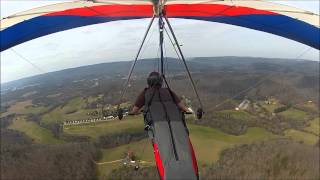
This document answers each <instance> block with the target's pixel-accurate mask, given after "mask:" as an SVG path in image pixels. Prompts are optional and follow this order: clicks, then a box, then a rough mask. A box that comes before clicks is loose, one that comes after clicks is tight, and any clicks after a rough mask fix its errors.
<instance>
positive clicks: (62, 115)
mask: <svg viewBox="0 0 320 180" xmlns="http://www.w3.org/2000/svg"><path fill="white" fill-rule="evenodd" d="M85 105H86V103H85V99H84V98H81V97H78V98H74V99H72V100H70V101H69V102H68V103H67V104H65V105H63V106H59V107H57V108H55V109H54V110H52V111H50V112H49V113H47V114H45V115H43V116H42V119H41V123H44V124H50V123H52V122H64V121H74V120H85V119H89V118H92V117H91V116H90V115H88V113H89V112H92V111H94V110H96V109H85Z"/></svg>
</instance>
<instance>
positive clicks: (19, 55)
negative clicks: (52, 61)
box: [10, 48, 57, 80]
mask: <svg viewBox="0 0 320 180" xmlns="http://www.w3.org/2000/svg"><path fill="white" fill-rule="evenodd" d="M10 50H11V51H12V52H13V53H14V54H15V55H17V56H18V57H20V59H22V60H24V61H26V62H27V63H28V64H30V65H31V66H32V67H34V68H35V69H37V70H38V71H39V72H41V73H43V74H47V75H48V76H50V77H51V78H52V79H53V80H57V78H56V77H54V76H53V75H52V74H51V73H49V72H47V71H45V70H43V69H42V68H40V67H39V66H38V65H36V64H35V63H33V62H31V61H30V60H29V59H28V58H26V57H25V56H23V55H22V54H20V53H19V52H18V51H16V50H15V49H13V48H10Z"/></svg>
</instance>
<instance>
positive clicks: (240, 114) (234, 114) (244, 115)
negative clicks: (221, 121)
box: [214, 110, 254, 121]
mask: <svg viewBox="0 0 320 180" xmlns="http://www.w3.org/2000/svg"><path fill="white" fill-rule="evenodd" d="M214 116H217V117H222V118H231V119H236V120H241V121H248V120H250V119H252V118H254V116H253V115H251V114H249V113H248V112H246V111H243V110H239V111H236V110H223V111H218V112H215V114H214Z"/></svg>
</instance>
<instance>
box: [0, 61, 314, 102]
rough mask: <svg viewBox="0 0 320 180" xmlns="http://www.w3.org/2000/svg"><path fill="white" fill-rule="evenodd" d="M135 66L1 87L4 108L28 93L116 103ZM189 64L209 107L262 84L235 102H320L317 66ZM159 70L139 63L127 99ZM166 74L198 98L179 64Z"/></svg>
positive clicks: (108, 66) (68, 72) (86, 69)
mask: <svg viewBox="0 0 320 180" xmlns="http://www.w3.org/2000/svg"><path fill="white" fill-rule="evenodd" d="M131 63H132V62H131V61H124V62H111V63H102V64H95V65H89V66H82V67H77V68H70V69H65V70H61V71H56V72H50V73H46V74H41V75H36V76H33V77H28V78H24V79H20V80H16V81H12V82H8V83H4V84H2V88H1V95H2V103H5V102H6V101H12V100H25V99H26V97H24V95H26V93H28V94H27V95H29V96H28V98H31V99H32V100H33V101H35V102H37V101H38V102H47V103H54V102H55V101H58V102H57V103H61V102H63V101H65V100H67V99H69V98H72V97H75V96H90V95H97V94H104V95H105V96H108V98H107V99H109V100H110V101H111V102H113V101H115V100H116V97H117V96H119V92H120V90H121V87H122V85H123V83H124V82H125V78H126V76H127V74H128V71H129V69H130V66H131ZM187 64H188V66H189V69H190V71H191V73H192V74H193V77H194V79H195V81H196V85H197V88H198V89H199V91H200V93H201V96H202V97H204V99H205V100H206V101H207V103H208V104H216V103H218V102H220V101H221V99H225V98H229V97H233V96H235V95H237V94H238V93H239V92H242V91H244V90H245V89H247V88H249V87H252V86H256V83H258V82H259V81H263V82H261V84H259V86H258V87H255V88H253V89H252V90H250V91H248V92H245V93H243V94H240V95H239V97H235V98H240V99H241V98H243V97H244V96H250V97H252V98H258V99H261V98H265V97H266V96H278V98H279V99H280V100H283V101H297V102H299V101H307V100H310V99H311V100H313V101H317V100H318V98H317V97H318V95H319V93H318V92H319V82H318V81H319V62H315V61H307V60H292V59H269V58H253V57H196V58H191V59H189V60H188V61H187ZM158 68H159V61H158V60H157V59H142V60H139V61H138V62H137V64H136V68H135V69H134V73H133V77H132V81H131V85H132V86H130V88H131V89H130V91H128V95H127V97H128V100H133V99H134V98H135V96H136V94H137V93H138V92H139V91H140V90H141V89H142V88H143V87H145V86H146V76H147V75H148V73H149V72H151V71H157V70H158ZM165 71H166V74H167V77H168V81H169V84H171V86H172V88H173V89H174V90H177V91H178V92H179V94H181V95H185V96H187V97H190V98H191V99H192V98H193V97H194V94H193V92H192V91H191V86H190V83H189V80H188V77H187V76H186V72H185V67H184V66H183V64H182V61H181V60H178V59H174V58H167V59H166V60H165ZM259 83H260V82H259ZM57 93H62V94H63V96H61V98H62V99H59V98H48V97H50V96H51V95H52V94H57ZM107 94H108V95H107ZM290 103H292V102H290ZM45 104H46V103H45Z"/></svg>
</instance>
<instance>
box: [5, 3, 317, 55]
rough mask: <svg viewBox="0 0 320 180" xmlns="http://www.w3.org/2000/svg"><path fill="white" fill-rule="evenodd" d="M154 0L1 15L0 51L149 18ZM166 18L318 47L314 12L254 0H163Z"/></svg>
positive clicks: (58, 6)
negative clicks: (255, 32)
mask: <svg viewBox="0 0 320 180" xmlns="http://www.w3.org/2000/svg"><path fill="white" fill-rule="evenodd" d="M158 5H159V2H158V1H157V0H153V1H152V2H151V1H147V0H140V1H131V0H123V1H119V0H118V1H109V0H108V1H83V0H80V1H74V2H66V3H58V4H54V5H48V6H44V7H40V8H35V9H31V10H28V11H24V12H21V13H17V14H14V15H12V16H9V17H6V18H4V19H2V20H1V22H0V25H1V31H0V37H1V51H4V50H6V49H8V48H10V47H13V46H16V45H18V44H21V43H24V42H26V41H29V40H32V39H35V38H38V37H42V36H45V35H48V34H51V33H56V32H59V31H64V30H68V29H72V28H77V27H81V26H87V25H93V24H99V23H106V22H110V21H118V20H130V19H141V18H151V17H152V16H153V15H154V14H157V9H159V7H157V6H158ZM162 8H163V9H164V11H165V13H166V16H167V17H168V18H183V19H195V20H203V21H211V22H218V23H225V24H231V25H236V26H241V27H246V28H250V29H254V30H258V31H263V32H267V33H272V34H275V35H278V36H282V37H285V38H288V39H291V40H294V41H297V42H300V43H303V44H306V45H308V46H311V47H313V48H316V49H320V42H319V39H320V35H319V34H320V33H319V15H317V14H314V13H311V12H307V11H304V10H300V9H296V8H292V7H288V6H284V5H279V4H274V3H270V2H265V1H260V0H224V1H221V0H219V1H218V0H211V1H210V0H209V1H200V0H188V1H178V0H174V1H170V0H168V1H165V4H164V2H163V4H162Z"/></svg>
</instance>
